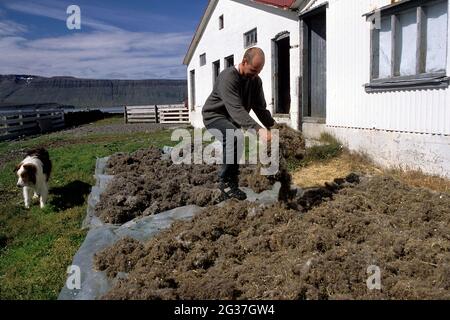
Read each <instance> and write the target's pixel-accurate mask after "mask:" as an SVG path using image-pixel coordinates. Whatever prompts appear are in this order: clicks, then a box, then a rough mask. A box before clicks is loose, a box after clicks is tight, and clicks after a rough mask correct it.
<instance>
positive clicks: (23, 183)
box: [14, 148, 52, 209]
mask: <svg viewBox="0 0 450 320" xmlns="http://www.w3.org/2000/svg"><path fill="white" fill-rule="evenodd" d="M14 171H15V172H16V173H17V176H18V177H19V180H18V181H17V186H18V187H20V188H23V199H24V202H25V208H27V209H28V208H30V204H31V199H32V198H37V197H39V200H40V206H41V208H44V206H45V202H46V201H47V197H48V180H49V178H50V173H51V171H52V162H51V161H50V157H49V155H48V151H47V150H45V149H44V148H39V149H35V150H31V151H29V152H28V153H27V156H26V158H25V159H24V160H23V161H22V162H21V163H19V164H18V165H17V166H16V168H15V169H14ZM33 192H34V196H33Z"/></svg>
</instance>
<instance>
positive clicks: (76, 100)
mask: <svg viewBox="0 0 450 320" xmlns="http://www.w3.org/2000/svg"><path fill="white" fill-rule="evenodd" d="M186 88H187V83H186V80H92V79H78V78H73V77H52V78H45V77H39V76H30V75H0V106H5V105H18V104H38V103H57V104H62V105H72V106H75V107H112V106H120V105H148V104H170V103H181V102H183V101H184V100H185V98H186V96H187V89H186Z"/></svg>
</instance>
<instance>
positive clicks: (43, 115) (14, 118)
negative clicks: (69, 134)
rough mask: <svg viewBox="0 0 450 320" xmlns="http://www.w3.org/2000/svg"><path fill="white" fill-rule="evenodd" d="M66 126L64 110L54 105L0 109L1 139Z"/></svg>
mask: <svg viewBox="0 0 450 320" xmlns="http://www.w3.org/2000/svg"><path fill="white" fill-rule="evenodd" d="M63 127H64V111H63V110H62V109H59V108H54V107H42V108H36V107H24V108H17V109H0V141H1V140H8V139H14V138H17V137H20V136H24V135H30V134H39V133H45V132H50V131H53V130H56V129H61V128H63Z"/></svg>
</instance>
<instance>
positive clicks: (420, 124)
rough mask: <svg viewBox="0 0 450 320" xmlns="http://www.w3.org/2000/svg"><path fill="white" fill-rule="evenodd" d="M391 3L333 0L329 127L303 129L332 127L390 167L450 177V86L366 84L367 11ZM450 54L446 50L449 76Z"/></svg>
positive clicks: (313, 128)
mask: <svg viewBox="0 0 450 320" xmlns="http://www.w3.org/2000/svg"><path fill="white" fill-rule="evenodd" d="M321 2H323V1H318V2H317V3H316V5H318V4H320V3H321ZM388 4H390V0H330V1H329V7H328V9H327V119H326V126H320V125H318V126H314V125H310V124H305V125H304V126H303V128H304V129H306V131H305V132H306V135H311V136H317V135H318V133H319V131H320V130H324V131H329V132H331V133H332V134H333V135H335V136H336V137H337V138H338V139H339V140H341V141H342V142H343V143H344V144H345V145H346V146H347V147H348V148H350V149H351V150H356V151H362V152H364V153H366V154H368V155H369V156H371V157H372V158H373V160H374V161H375V162H376V163H378V164H380V165H383V166H385V167H402V168H404V169H420V170H422V171H424V172H426V173H429V174H437V175H441V176H445V177H448V178H450V90H449V89H438V90H413V91H411V90H409V91H406V90H405V91H396V92H383V93H370V94H369V93H366V92H365V89H364V84H366V83H368V82H369V81H370V27H369V23H368V22H366V19H365V17H363V16H362V15H363V14H365V13H368V12H370V11H371V10H373V9H374V8H380V7H382V6H385V5H388ZM448 28H450V26H448ZM448 34H450V30H449V32H448ZM449 42H450V41H449ZM447 46H448V43H447ZM449 53H450V50H448V49H447V75H449V73H450V56H449Z"/></svg>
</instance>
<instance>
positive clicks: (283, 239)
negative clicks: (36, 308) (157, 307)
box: [97, 176, 450, 299]
mask: <svg viewBox="0 0 450 320" xmlns="http://www.w3.org/2000/svg"><path fill="white" fill-rule="evenodd" d="M347 178H348V179H347V180H348V181H346V179H343V180H344V181H342V180H338V181H335V182H334V183H331V184H330V185H329V186H325V187H324V188H322V189H324V190H328V191H329V192H330V193H328V196H326V195H322V196H321V197H320V200H318V201H317V203H315V204H314V205H312V206H310V208H309V209H301V208H300V207H299V208H297V209H288V208H287V207H286V206H285V205H280V204H277V205H271V206H268V207H266V206H261V205H257V204H251V203H248V202H234V201H229V202H228V203H227V205H226V206H224V207H222V208H219V207H216V206H214V207H209V208H207V209H205V210H204V211H203V212H202V213H200V214H198V215H197V216H196V217H195V218H194V219H193V220H192V221H190V222H176V223H175V224H174V225H173V226H172V227H171V228H170V229H169V230H166V231H164V232H162V233H161V234H160V235H158V236H157V237H155V238H154V239H152V240H151V241H149V242H147V243H146V244H145V245H144V246H143V249H142V247H139V248H140V249H138V250H136V249H133V250H123V249H122V248H123V244H118V245H116V246H114V247H112V248H110V249H107V250H106V251H105V252H104V253H102V254H101V255H100V256H99V257H100V258H98V259H97V266H98V267H99V268H100V269H101V270H106V269H107V270H108V273H109V274H115V273H117V272H129V274H128V277H127V278H126V279H122V280H120V281H119V282H118V283H117V285H116V286H115V287H114V288H113V289H112V290H111V291H110V292H109V293H108V294H106V295H105V296H104V297H103V298H104V299H450V281H449V279H450V236H449V233H448V230H449V227H450V196H449V195H447V194H440V193H434V192H431V191H429V190H426V189H416V188H411V187H408V186H407V185H405V184H403V183H401V182H399V181H397V180H394V179H392V178H390V177H380V176H377V177H373V178H364V179H361V181H360V183H359V184H358V182H357V181H356V180H355V179H356V178H355V176H349V177H347ZM349 181H352V182H349ZM339 183H340V184H339ZM333 188H334V189H333ZM316 191H317V190H316ZM317 192H318V191H317ZM317 192H316V193H315V194H316V196H317ZM312 198H314V197H312ZM301 199H303V200H305V194H301V195H299V197H297V198H296V199H295V201H294V202H297V203H299V204H301V203H302V201H303V200H301ZM317 199H319V198H317ZM302 208H305V206H302ZM124 251H125V253H124V254H123V252H124ZM102 255H103V256H105V255H106V256H109V257H113V256H117V257H121V258H120V260H121V261H120V262H119V263H118V262H117V261H115V260H114V261H111V260H108V259H106V260H105V259H102V258H101V256H102ZM123 261H132V263H131V264H130V265H131V267H129V268H128V267H126V268H125V267H124V265H126V263H125V264H124V263H123ZM371 265H375V266H378V267H379V268H380V270H381V285H382V289H381V291H379V290H373V291H370V290H368V288H367V285H366V281H367V279H368V277H369V276H370V275H369V274H367V269H368V267H369V266H371ZM101 266H103V267H101ZM105 266H106V268H105ZM108 268H109V269H108Z"/></svg>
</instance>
